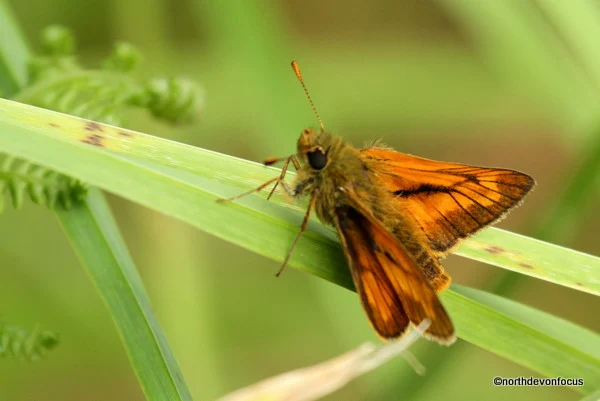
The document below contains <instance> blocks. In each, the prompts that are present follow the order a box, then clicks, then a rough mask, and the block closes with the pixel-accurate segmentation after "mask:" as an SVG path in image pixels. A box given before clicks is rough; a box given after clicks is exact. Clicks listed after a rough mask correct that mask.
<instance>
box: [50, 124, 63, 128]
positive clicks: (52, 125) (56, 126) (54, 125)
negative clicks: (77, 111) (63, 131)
mask: <svg viewBox="0 0 600 401" xmlns="http://www.w3.org/2000/svg"><path fill="white" fill-rule="evenodd" d="M48 125H49V126H51V127H54V128H59V127H60V125H58V124H57V123H48Z"/></svg>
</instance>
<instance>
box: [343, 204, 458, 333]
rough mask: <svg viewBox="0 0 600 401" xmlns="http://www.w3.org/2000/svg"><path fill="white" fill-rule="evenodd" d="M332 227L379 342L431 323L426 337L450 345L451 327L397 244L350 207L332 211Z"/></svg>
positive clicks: (414, 264)
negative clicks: (414, 326) (333, 212)
mask: <svg viewBox="0 0 600 401" xmlns="http://www.w3.org/2000/svg"><path fill="white" fill-rule="evenodd" d="M335 223H336V228H337V230H338V233H339V236H340V239H341V241H342V245H343V247H344V253H345V255H346V259H347V261H348V265H349V266H350V270H351V272H352V277H353V280H354V284H355V286H356V290H357V292H358V293H359V295H360V298H361V301H362V304H363V306H364V309H365V311H366V312H367V315H368V316H369V320H370V321H371V324H372V325H373V327H374V328H375V330H376V331H377V333H378V334H379V336H380V337H382V338H385V339H392V338H396V337H399V336H401V335H402V334H403V333H404V331H405V330H406V328H407V327H408V325H409V321H410V322H412V323H413V324H415V325H417V324H419V323H421V322H422V321H423V320H424V319H426V318H427V319H429V320H430V321H431V325H430V326H429V328H428V329H427V331H426V334H427V336H428V337H430V338H432V339H434V340H436V341H438V342H440V343H443V344H449V343H452V342H453V341H454V339H455V337H454V328H453V326H452V322H451V321H450V318H449V317H448V314H447V313H446V311H445V309H444V307H443V306H442V304H441V302H440V300H439V299H438V297H437V295H436V294H435V291H434V289H433V288H432V286H431V285H430V284H429V283H428V282H427V280H426V279H425V277H424V276H423V273H422V272H421V271H420V268H419V266H418V265H417V262H416V260H415V259H414V257H413V256H412V255H411V254H410V253H409V252H408V251H407V250H406V248H405V247H404V246H403V245H402V243H401V242H400V241H399V240H398V239H396V238H395V237H394V236H393V235H392V234H390V232H389V231H388V230H387V229H386V228H385V227H383V226H382V225H381V223H379V222H377V221H376V220H374V219H373V218H372V217H367V214H366V213H363V212H360V211H358V210H357V209H355V208H353V207H348V206H345V207H339V208H337V209H336V222H335Z"/></svg>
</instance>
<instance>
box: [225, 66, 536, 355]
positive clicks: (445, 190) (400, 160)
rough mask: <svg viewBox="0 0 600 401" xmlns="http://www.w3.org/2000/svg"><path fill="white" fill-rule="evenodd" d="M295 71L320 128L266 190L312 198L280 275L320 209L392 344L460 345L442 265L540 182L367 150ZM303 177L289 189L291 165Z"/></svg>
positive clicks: (303, 138)
mask: <svg viewBox="0 0 600 401" xmlns="http://www.w3.org/2000/svg"><path fill="white" fill-rule="evenodd" d="M292 68H293V69H294V72H295V73H296V77H297V78H298V80H299V81H300V84H301V85H302V87H303V88H304V91H305V93H306V96H307V98H308V100H309V102H310V104H311V107H312V109H313V111H314V113H315V115H316V117H317V120H318V121H319V124H320V127H321V129H320V131H319V132H317V131H316V130H314V129H312V128H306V129H304V130H303V131H302V132H301V134H300V137H299V138H298V142H297V150H296V153H295V154H293V155H291V156H288V157H285V158H269V159H267V160H265V164H267V165H270V164H274V163H276V162H280V161H283V166H282V170H281V174H280V175H279V176H278V177H274V178H273V179H271V180H269V181H267V182H266V183H264V184H262V185H261V186H259V187H258V188H256V189H253V190H251V191H248V192H246V193H243V194H240V195H238V196H236V197H234V198H230V199H220V200H221V201H232V200H235V199H238V198H240V197H242V196H245V195H248V194H250V193H253V192H257V191H260V190H262V189H263V188H266V187H267V186H269V185H271V184H273V188H272V189H271V192H270V193H269V196H268V198H267V199H270V198H271V196H272V194H273V193H274V191H275V190H276V188H277V187H278V186H279V185H281V187H283V189H284V190H285V191H286V193H287V194H289V195H290V196H291V197H293V198H299V197H308V198H309V199H310V201H309V205H308V209H307V211H306V214H305V216H304V220H303V222H302V225H301V228H300V233H299V234H298V236H297V237H296V239H295V241H294V242H293V244H292V245H291V247H290V251H289V252H288V254H287V256H286V258H285V260H284V262H283V265H282V267H281V269H280V270H279V272H278V273H277V275H279V274H280V273H281V272H282V270H283V268H284V267H285V265H286V264H287V262H288V261H289V259H290V257H291V255H292V253H293V250H294V248H295V247H296V244H297V243H298V241H299V240H300V238H301V236H302V234H303V233H304V232H305V230H306V226H307V223H308V220H309V216H310V214H311V212H312V211H313V210H314V211H315V213H316V214H317V217H318V218H319V220H321V222H323V223H325V224H327V225H330V226H333V227H335V229H336V231H337V233H338V236H339V238H340V242H341V245H342V248H343V251H344V255H345V258H346V261H347V264H348V267H349V269H350V272H351V275H352V279H353V282H354V286H355V288H356V291H357V293H358V294H359V297H360V300H361V303H362V306H363V308H364V310H365V312H366V314H367V316H368V318H369V321H370V323H371V325H372V326H373V328H374V329H375V331H376V333H377V334H378V335H379V337H381V338H382V339H384V340H391V339H395V338H398V337H400V336H402V335H403V334H404V333H405V332H406V330H407V329H408V328H409V327H410V325H411V323H412V324H413V325H414V326H417V325H419V324H420V323H422V322H424V321H426V320H428V321H429V322H430V324H429V326H428V328H427V329H426V330H425V332H424V333H423V334H424V336H425V337H427V338H429V339H431V340H434V341H437V342H439V343H441V344H451V343H453V342H454V341H455V339H456V336H455V330H454V326H453V324H452V321H451V319H450V317H449V315H448V313H447V311H446V310H445V308H444V306H443V305H442V303H441V301H440V299H439V297H438V295H437V294H438V293H439V292H441V291H443V290H445V289H446V288H448V287H449V285H450V282H451V279H450V276H449V275H448V274H447V273H446V272H445V270H444V268H443V267H442V265H441V263H440V259H441V258H443V257H444V256H445V255H447V254H448V253H449V252H451V251H452V249H453V248H454V247H455V246H456V245H457V244H458V243H459V242H460V241H461V240H463V239H465V238H467V237H469V236H470V235H472V234H474V233H476V232H477V231H479V230H481V229H482V228H484V227H486V226H488V225H490V224H493V223H495V222H497V221H498V220H500V219H501V218H502V217H504V216H505V215H506V213H507V212H508V211H509V210H510V209H512V208H513V207H515V206H517V205H519V204H520V203H521V201H522V199H523V197H524V196H525V195H526V194H527V193H528V192H529V191H530V190H531V189H532V188H533V186H534V185H535V181H534V179H533V178H531V177H530V176H528V175H527V174H523V173H520V172H518V171H514V170H507V169H501V168H486V167H475V166H469V165H466V164H459V163H447V162H439V161H435V160H429V159H425V158H421V157H416V156H412V155H408V154H404V153H401V152H397V151H395V150H393V149H390V148H387V147H384V146H381V145H374V146H371V147H368V148H365V149H357V148H355V147H353V146H351V145H349V144H347V143H346V142H344V140H343V139H342V138H341V137H340V136H337V135H334V134H332V133H331V132H328V131H326V130H325V127H324V125H323V123H322V121H321V118H320V117H319V114H318V113H317V111H316V108H315V107H314V104H313V102H312V99H311V97H310V95H309V93H308V90H307V88H306V86H305V84H304V80H303V77H302V74H301V72H300V69H299V67H298V64H297V63H296V62H295V61H293V62H292ZM290 163H291V164H293V165H294V167H295V169H296V177H295V179H294V181H293V183H292V184H291V186H288V185H287V184H286V182H285V181H284V177H285V175H286V171H287V169H288V167H289V165H290Z"/></svg>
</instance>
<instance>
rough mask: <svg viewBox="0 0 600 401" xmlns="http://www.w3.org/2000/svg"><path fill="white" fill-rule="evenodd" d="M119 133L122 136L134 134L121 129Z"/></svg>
mask: <svg viewBox="0 0 600 401" xmlns="http://www.w3.org/2000/svg"><path fill="white" fill-rule="evenodd" d="M119 135H121V136H133V134H132V133H131V132H125V131H119Z"/></svg>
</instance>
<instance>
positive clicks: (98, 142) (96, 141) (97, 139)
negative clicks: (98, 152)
mask: <svg viewBox="0 0 600 401" xmlns="http://www.w3.org/2000/svg"><path fill="white" fill-rule="evenodd" d="M103 140H104V137H103V136H102V135H98V134H91V135H88V136H87V137H86V138H85V139H84V140H82V141H81V142H83V143H88V144H90V145H94V146H100V147H104V144H103V143H102V141H103Z"/></svg>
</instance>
